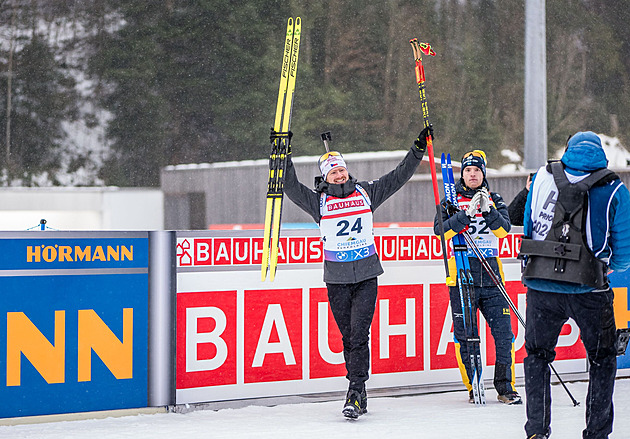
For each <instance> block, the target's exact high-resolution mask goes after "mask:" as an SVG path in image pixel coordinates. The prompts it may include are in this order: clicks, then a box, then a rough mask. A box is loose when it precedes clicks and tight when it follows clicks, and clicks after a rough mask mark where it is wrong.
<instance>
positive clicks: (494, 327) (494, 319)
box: [449, 286, 514, 394]
mask: <svg viewBox="0 0 630 439" xmlns="http://www.w3.org/2000/svg"><path fill="white" fill-rule="evenodd" d="M449 295H450V299H451V312H452V316H453V335H454V337H455V342H456V343H459V355H458V358H457V361H458V362H459V364H460V368H461V366H462V364H463V366H464V367H465V369H466V375H467V378H468V381H467V382H466V380H465V378H464V384H465V385H466V388H468V390H470V389H471V388H472V387H471V382H472V370H471V365H470V361H469V356H470V354H471V353H473V352H472V345H471V344H469V343H468V342H466V331H465V329H464V318H463V314H462V303H461V298H460V294H459V289H458V288H455V287H451V288H449ZM475 306H476V308H479V310H480V311H481V314H483V316H484V317H485V319H486V321H487V322H488V326H489V327H490V332H491V333H492V338H494V344H495V353H496V365H495V368H494V372H495V373H494V387H495V389H496V390H497V393H499V394H505V393H508V392H511V391H514V385H513V383H514V375H513V369H514V367H513V366H514V364H513V363H514V361H513V346H514V334H513V332H512V323H511V320H510V306H509V305H508V303H507V301H506V300H505V297H503V295H502V294H501V291H499V288H497V287H496V286H492V287H475ZM475 312H476V311H475ZM478 333H479V330H478V328H477V325H475V326H474V327H473V334H478Z"/></svg>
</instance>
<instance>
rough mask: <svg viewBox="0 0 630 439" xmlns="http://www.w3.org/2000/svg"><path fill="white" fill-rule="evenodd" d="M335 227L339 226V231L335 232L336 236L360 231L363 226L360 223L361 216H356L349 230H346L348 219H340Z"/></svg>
mask: <svg viewBox="0 0 630 439" xmlns="http://www.w3.org/2000/svg"><path fill="white" fill-rule="evenodd" d="M337 227H339V231H338V232H337V236H348V235H350V232H356V233H361V230H362V229H363V226H362V225H361V217H359V218H357V219H356V221H355V222H354V224H353V225H352V227H351V228H350V232H348V231H347V230H348V227H350V221H347V220H341V221H339V222H338V223H337Z"/></svg>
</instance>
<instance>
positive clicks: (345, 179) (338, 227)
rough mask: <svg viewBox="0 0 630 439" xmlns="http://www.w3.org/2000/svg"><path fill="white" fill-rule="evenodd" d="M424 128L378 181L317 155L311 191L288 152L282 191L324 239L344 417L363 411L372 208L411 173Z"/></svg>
mask: <svg viewBox="0 0 630 439" xmlns="http://www.w3.org/2000/svg"><path fill="white" fill-rule="evenodd" d="M428 135H431V136H432V135H433V128H432V127H431V126H428V127H427V128H425V129H424V130H422V132H421V133H420V135H419V136H418V138H417V139H416V140H415V142H414V144H413V146H412V147H411V149H410V151H409V152H408V153H407V155H406V156H405V158H404V159H403V160H402V161H401V162H400V164H399V165H398V166H397V167H396V169H394V170H393V171H391V172H389V173H388V174H386V175H384V176H383V177H381V178H380V179H378V180H373V181H361V182H358V181H357V180H356V179H355V178H354V177H352V176H351V175H350V174H349V173H348V168H347V166H346V162H345V161H344V159H343V157H342V156H341V154H340V153H338V152H336V151H330V152H327V153H326V154H324V155H322V156H321V157H320V158H319V161H318V165H319V169H320V171H321V177H317V178H316V187H315V189H314V190H311V189H309V188H307V187H306V186H304V185H303V184H302V183H300V182H299V181H298V179H297V175H296V173H295V168H294V166H293V163H292V161H291V158H290V156H289V160H288V163H287V169H286V176H285V187H284V190H285V193H286V195H287V196H288V197H289V199H290V200H291V201H293V202H294V203H295V204H296V205H297V206H298V207H300V208H301V209H302V210H304V211H305V212H306V213H308V214H309V215H310V216H311V217H312V218H313V220H315V222H316V223H317V224H319V228H320V231H321V236H322V241H323V243H324V282H325V283H326V287H327V289H328V300H329V303H330V309H331V310H332V313H333V316H334V318H335V322H336V323H337V327H338V328H339V331H340V332H341V336H342V340H343V355H344V359H345V362H346V371H347V375H346V378H347V379H348V381H349V385H348V393H347V395H346V399H345V405H344V408H343V414H344V416H346V417H348V418H355V419H356V418H358V417H359V416H360V415H362V414H364V413H366V412H367V393H366V390H365V382H366V381H367V379H368V371H369V366H370V350H369V335H370V326H371V324H372V317H373V316H374V309H375V306H376V295H377V276H379V275H381V274H383V268H382V266H381V263H380V260H379V257H378V255H377V254H376V250H375V245H374V231H373V225H372V224H373V222H372V212H374V211H375V210H376V208H378V207H379V206H380V205H381V204H382V203H383V202H384V201H385V200H387V199H388V198H389V197H390V196H392V195H393V194H394V193H395V192H396V191H398V190H399V189H400V188H401V187H402V186H403V185H404V184H405V183H406V182H407V181H408V180H409V179H410V178H411V176H412V175H413V174H414V172H415V170H416V168H417V167H418V165H419V164H420V161H421V160H422V157H423V155H424V153H425V151H426V148H427V136H428Z"/></svg>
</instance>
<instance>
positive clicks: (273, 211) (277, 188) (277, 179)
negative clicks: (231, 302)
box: [261, 17, 302, 281]
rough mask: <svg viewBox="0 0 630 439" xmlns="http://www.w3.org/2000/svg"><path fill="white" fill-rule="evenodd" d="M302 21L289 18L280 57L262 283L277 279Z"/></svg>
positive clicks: (298, 18)
mask: <svg viewBox="0 0 630 439" xmlns="http://www.w3.org/2000/svg"><path fill="white" fill-rule="evenodd" d="M301 30H302V20H301V19H300V17H297V18H296V19H295V20H294V19H293V18H289V19H288V21H287V34H286V39H285V43H284V52H283V56H282V71H281V74H280V88H279V90H278V101H277V104H276V118H275V121H274V126H273V129H272V132H271V136H270V140H271V145H272V146H271V154H270V155H269V182H268V183H267V204H266V209H265V230H264V237H263V255H262V265H261V280H262V281H265V279H266V278H267V272H269V280H270V281H273V280H274V279H275V276H276V269H277V264H278V245H279V238H280V220H281V216H282V200H283V189H284V169H285V167H286V163H287V156H288V154H290V153H291V138H290V136H289V130H290V128H291V113H292V110H293V95H294V91H295V79H296V75H297V63H298V55H299V52H300V36H301Z"/></svg>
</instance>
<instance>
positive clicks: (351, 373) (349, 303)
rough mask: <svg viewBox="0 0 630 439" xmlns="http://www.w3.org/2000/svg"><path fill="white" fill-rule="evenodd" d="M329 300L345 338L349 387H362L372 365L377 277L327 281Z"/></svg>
mask: <svg viewBox="0 0 630 439" xmlns="http://www.w3.org/2000/svg"><path fill="white" fill-rule="evenodd" d="M326 287H327V288H328V301H329V303H330V309H331V310H332V313H333V316H334V317H335V322H337V327H338V328H339V331H340V332H341V337H342V339H343V356H344V359H345V360H346V371H347V375H346V378H348V381H350V385H349V388H350V389H353V390H356V391H358V392H361V391H363V389H364V388H365V382H366V381H367V379H368V371H369V369H370V345H369V342H370V326H371V325H372V317H374V308H375V306H376V295H377V292H378V283H377V280H376V278H375V277H374V278H372V279H368V280H365V281H363V282H357V283H355V284H326Z"/></svg>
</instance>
